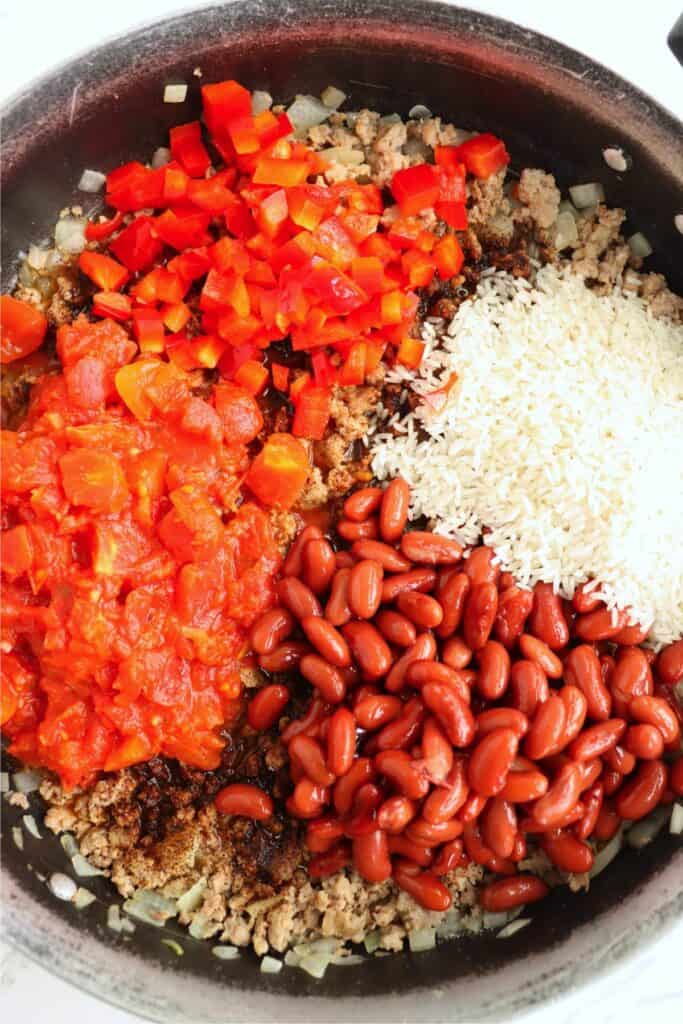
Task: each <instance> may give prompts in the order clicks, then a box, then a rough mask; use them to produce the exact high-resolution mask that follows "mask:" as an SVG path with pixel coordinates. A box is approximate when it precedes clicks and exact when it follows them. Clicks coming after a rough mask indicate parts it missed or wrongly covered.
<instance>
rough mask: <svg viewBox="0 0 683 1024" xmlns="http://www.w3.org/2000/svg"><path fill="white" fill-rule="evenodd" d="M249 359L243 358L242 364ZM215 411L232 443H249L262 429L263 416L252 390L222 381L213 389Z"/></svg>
mask: <svg viewBox="0 0 683 1024" xmlns="http://www.w3.org/2000/svg"><path fill="white" fill-rule="evenodd" d="M248 362H251V360H245V362H244V363H242V364H241V365H242V366H244V365H246V364H247V363H248ZM214 399H215V403H216V412H217V413H218V415H219V416H220V418H221V420H222V422H223V429H224V431H225V436H226V438H227V439H228V440H230V441H231V442H232V443H234V444H249V443H250V442H251V441H253V440H254V438H256V437H257V436H258V435H259V434H260V433H261V431H262V430H263V416H262V415H261V410H260V409H259V406H258V403H257V402H256V400H255V398H254V397H253V392H250V391H247V390H246V389H244V388H242V387H238V386H236V385H235V384H229V383H227V381H223V382H221V383H220V384H217V385H216V388H215V389H214Z"/></svg>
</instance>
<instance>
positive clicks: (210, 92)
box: [202, 80, 251, 135]
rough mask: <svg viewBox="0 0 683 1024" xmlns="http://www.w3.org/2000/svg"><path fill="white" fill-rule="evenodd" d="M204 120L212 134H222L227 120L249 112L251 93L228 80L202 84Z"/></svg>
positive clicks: (224, 131)
mask: <svg viewBox="0 0 683 1024" xmlns="http://www.w3.org/2000/svg"><path fill="white" fill-rule="evenodd" d="M202 104H203V108H204V120H205V121H206V125H207V128H208V129H209V131H210V132H211V134H212V135H224V134H225V133H226V131H227V128H228V122H229V121H233V120H234V119H235V118H238V117H245V116H246V115H247V114H251V93H250V92H249V90H248V89H245V88H244V86H243V85H240V84H239V82H235V81H233V80H229V81H226V82H215V83H214V84H213V85H203V86H202Z"/></svg>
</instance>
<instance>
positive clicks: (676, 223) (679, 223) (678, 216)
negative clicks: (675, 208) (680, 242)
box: [674, 213, 683, 235]
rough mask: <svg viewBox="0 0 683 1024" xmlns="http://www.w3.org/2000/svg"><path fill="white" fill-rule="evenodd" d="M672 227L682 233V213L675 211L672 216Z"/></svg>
mask: <svg viewBox="0 0 683 1024" xmlns="http://www.w3.org/2000/svg"><path fill="white" fill-rule="evenodd" d="M674 227H675V228H676V231H679V232H680V233H681V234H682V235H683V213H677V214H676V215H675V216H674Z"/></svg>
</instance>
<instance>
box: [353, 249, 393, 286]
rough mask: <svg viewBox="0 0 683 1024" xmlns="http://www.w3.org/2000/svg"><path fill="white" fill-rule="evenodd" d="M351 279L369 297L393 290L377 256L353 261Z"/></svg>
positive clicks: (363, 257)
mask: <svg viewBox="0 0 683 1024" xmlns="http://www.w3.org/2000/svg"><path fill="white" fill-rule="evenodd" d="M351 277H352V278H353V280H354V281H355V282H356V284H357V285H359V286H360V287H361V288H362V289H363V291H364V292H365V293H366V294H367V295H380V294H381V293H382V292H385V291H390V290H391V289H392V288H393V284H392V282H391V281H389V280H388V279H387V276H386V274H385V273H384V266H383V264H382V261H381V260H380V259H379V258H378V257H377V256H357V257H356V258H355V259H354V260H352V261H351Z"/></svg>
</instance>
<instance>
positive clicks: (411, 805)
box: [377, 796, 418, 835]
mask: <svg viewBox="0 0 683 1024" xmlns="http://www.w3.org/2000/svg"><path fill="white" fill-rule="evenodd" d="M417 808H418V805H417V804H416V803H415V801H414V800H409V799H408V797H407V796H390V797H389V798H388V799H387V800H385V801H384V803H383V804H382V806H381V807H380V808H379V810H378V812H377V824H378V825H379V827H380V828H381V829H382V830H383V831H384V832H388V833H389V834H390V835H399V834H400V833H401V832H403V830H404V829H405V827H406V825H407V824H408V823H409V822H410V821H412V820H413V818H414V817H415V815H416V814H417Z"/></svg>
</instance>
